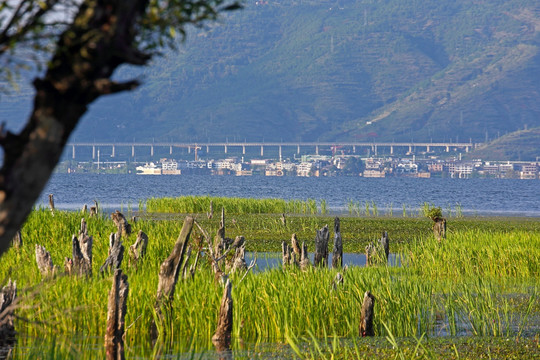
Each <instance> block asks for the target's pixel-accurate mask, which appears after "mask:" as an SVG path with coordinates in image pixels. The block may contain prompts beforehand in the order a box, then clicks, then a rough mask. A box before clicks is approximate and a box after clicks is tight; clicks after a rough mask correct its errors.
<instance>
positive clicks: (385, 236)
mask: <svg viewBox="0 0 540 360" xmlns="http://www.w3.org/2000/svg"><path fill="white" fill-rule="evenodd" d="M381 247H382V249H383V250H384V254H385V257H386V262H387V263H388V256H389V255H390V238H388V232H386V231H385V232H383V234H382V237H381Z"/></svg>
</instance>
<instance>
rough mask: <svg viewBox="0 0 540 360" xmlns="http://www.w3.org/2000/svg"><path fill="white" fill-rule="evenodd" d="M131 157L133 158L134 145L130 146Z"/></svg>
mask: <svg viewBox="0 0 540 360" xmlns="http://www.w3.org/2000/svg"><path fill="white" fill-rule="evenodd" d="M131 157H132V158H134V157H135V145H131Z"/></svg>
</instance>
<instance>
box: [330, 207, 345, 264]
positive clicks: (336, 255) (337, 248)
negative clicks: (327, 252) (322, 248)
mask: <svg viewBox="0 0 540 360" xmlns="http://www.w3.org/2000/svg"><path fill="white" fill-rule="evenodd" d="M342 266H343V242H342V240H341V232H340V229H339V218H338V217H336V218H335V219H334V248H333V251H332V267H333V268H341V267H342Z"/></svg>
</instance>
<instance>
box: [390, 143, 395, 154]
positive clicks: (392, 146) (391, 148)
mask: <svg viewBox="0 0 540 360" xmlns="http://www.w3.org/2000/svg"><path fill="white" fill-rule="evenodd" d="M390 155H394V145H390Z"/></svg>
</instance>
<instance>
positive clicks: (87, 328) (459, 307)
mask: <svg viewBox="0 0 540 360" xmlns="http://www.w3.org/2000/svg"><path fill="white" fill-rule="evenodd" d="M81 216H82V215H81V214H80V213H67V212H62V211H57V212H55V215H54V216H52V215H51V214H50V212H49V211H48V210H38V211H34V212H32V214H31V215H30V216H29V218H28V220H27V223H26V224H25V226H24V228H23V229H22V233H23V241H24V245H23V247H22V248H20V249H15V248H12V249H10V250H9V252H8V253H7V254H5V255H4V256H3V257H2V262H1V263H0V278H1V279H4V278H6V277H8V276H11V277H12V278H14V279H15V280H17V283H18V285H19V289H20V292H19V294H20V296H22V297H23V298H24V302H23V305H24V306H23V307H22V308H21V309H20V310H18V312H17V314H18V316H20V317H21V318H23V319H27V320H28V322H24V321H18V322H17V324H16V326H17V331H18V332H19V334H20V337H21V338H32V339H36V338H46V339H54V338H66V339H71V338H76V337H78V336H81V335H82V334H84V336H85V337H95V338H96V339H102V337H103V335H104V331H105V323H106V306H107V294H108V291H109V289H110V286H111V280H110V276H108V275H107V276H100V275H99V274H98V272H97V268H98V267H99V266H100V265H101V264H102V263H103V262H104V260H105V258H106V257H107V251H108V234H109V233H110V232H114V231H116V229H115V226H114V224H113V222H112V221H111V220H110V219H108V218H107V217H95V218H88V219H87V221H88V231H89V233H90V235H92V236H93V237H94V276H93V277H91V278H88V279H86V278H77V277H67V276H57V277H55V278H49V279H43V282H42V278H41V275H40V274H39V272H38V269H37V266H36V264H35V260H34V256H35V255H34V251H35V250H34V249H35V245H34V244H36V243H39V244H41V245H44V246H45V247H46V248H47V250H48V251H50V253H51V256H52V259H53V262H54V263H55V264H57V265H60V266H61V265H62V264H63V259H64V257H66V256H71V241H70V236H71V234H73V233H76V232H77V230H78V228H79V225H80V218H81ZM251 217H254V220H253V221H251V222H250V221H248V220H247V219H249V218H250V217H245V218H243V217H240V218H239V220H238V222H237V225H235V226H238V227H239V228H241V229H242V228H244V227H250V226H253V227H260V226H268V230H267V231H268V233H275V232H278V231H280V232H281V233H283V234H285V233H287V234H288V236H287V237H290V233H288V232H289V231H290V229H285V228H284V227H283V225H282V224H280V223H279V222H277V221H276V220H277V217H275V216H273V217H272V216H266V217H262V216H261V215H256V216H253V215H252V216H251ZM266 218H268V219H266ZM265 219H266V220H265ZM181 220H182V219H178V220H177V221H176V220H173V221H149V220H144V219H143V220H141V221H139V222H137V223H135V224H133V234H132V235H131V237H130V238H129V239H127V240H124V245H125V246H126V247H127V246H129V245H130V244H131V243H132V242H134V240H135V234H136V232H137V231H138V230H139V229H142V230H144V231H145V232H146V233H147V234H148V236H149V239H150V242H149V246H148V252H147V256H146V258H145V260H144V261H143V262H142V264H141V265H140V266H139V268H138V269H136V270H135V269H132V268H128V267H127V259H126V258H127V256H125V259H124V263H123V266H122V267H123V269H124V271H125V273H126V274H127V275H128V281H129V284H130V293H129V297H128V305H127V308H128V313H127V316H126V325H127V326H126V328H127V331H126V343H127V344H128V348H130V347H131V348H134V347H136V346H138V345H139V344H140V342H141V341H142V340H141V339H147V338H148V336H149V333H148V328H149V326H148V325H149V323H150V322H151V320H152V319H153V318H154V310H153V304H154V300H155V292H156V289H157V282H158V272H159V267H160V264H161V262H162V261H163V260H164V259H165V258H166V257H167V256H168V254H169V252H170V250H171V248H172V246H173V244H174V241H175V239H176V236H177V235H178V233H179V232H180V228H181V226H182V224H181ZM383 220H384V222H383ZM205 221H206V224H207V226H208V227H209V228H210V230H209V231H210V232H212V227H211V225H212V224H214V223H216V222H217V220H214V221H212V222H210V221H208V220H205ZM463 221H465V220H463ZM321 222H322V221H321V219H320V218H316V217H299V218H292V219H289V221H288V225H287V226H288V227H289V226H291V227H292V228H296V227H297V226H305V227H306V228H309V229H310V231H311V232H312V233H313V232H314V230H315V229H317V228H319V227H320V226H321ZM407 222H410V224H413V225H414V226H421V227H424V226H427V227H428V230H429V221H427V220H425V219H423V220H419V219H407V220H405V219H387V218H385V219H366V220H364V219H360V220H358V219H350V222H349V219H343V220H342V223H341V225H342V232H343V233H345V234H352V233H353V232H354V231H357V228H355V229H356V230H351V226H352V224H361V226H367V227H369V225H370V224H376V223H383V224H385V225H393V226H405V225H404V224H406V223H407ZM410 224H409V225H407V226H411V225H410ZM464 224H465V225H466V226H465V225H464V226H462V227H457V228H455V229H453V230H452V231H450V232H449V235H448V237H447V239H446V240H445V241H443V242H442V243H438V242H437V241H436V240H434V239H432V238H431V237H429V236H425V237H423V236H421V237H417V238H415V237H412V238H411V239H410V240H409V242H408V243H406V244H405V245H403V246H402V253H401V258H402V259H403V262H402V264H403V266H402V267H387V266H377V267H370V268H351V269H349V270H347V271H346V272H345V273H344V277H345V281H344V284H343V285H341V286H338V287H337V288H334V287H333V286H332V281H333V279H334V277H335V275H336V272H337V270H332V269H317V270H311V271H308V272H301V271H298V270H288V271H283V270H282V269H274V270H271V271H267V272H263V273H257V274H252V273H251V274H248V275H247V277H246V278H245V279H244V280H243V281H240V279H241V276H242V275H243V274H233V275H231V279H232V283H233V284H234V288H233V299H234V309H235V310H234V320H233V323H234V325H233V337H234V339H236V340H238V339H240V338H241V339H243V340H244V341H248V342H251V341H253V342H257V341H283V340H284V339H286V338H291V337H293V336H294V337H307V338H314V339H319V338H323V339H324V338H327V337H328V336H334V335H335V336H337V337H355V336H357V333H358V325H359V321H360V308H361V303H362V299H363V294H364V292H365V291H366V290H369V291H371V292H372V293H373V294H374V295H375V297H376V302H375V323H374V326H375V333H376V335H377V336H383V337H384V336H388V334H392V336H394V337H396V338H400V337H417V338H420V337H421V336H422V335H423V334H427V335H437V334H440V333H441V332H444V333H448V334H451V335H461V334H470V335H478V336H503V335H504V336H512V335H524V334H525V335H526V334H530V324H529V320H530V319H531V318H534V317H535V316H538V313H540V306H539V305H538V303H539V302H538V299H539V287H538V283H537V279H538V277H539V275H540V273H539V267H538V258H540V233H539V232H538V231H527V230H523V229H521V230H520V229H518V230H511V231H510V230H508V231H506V230H504V227H501V228H500V229H499V230H493V229H491V228H488V229H479V228H478V227H477V228H470V226H469V225H467V224H469V223H467V222H464ZM488 224H489V223H488ZM213 226H214V227H215V226H217V225H216V224H214V225H213ZM490 226H491V225H490ZM532 226H534V224H533V225H532ZM228 229H230V230H227V231H228V236H230V234H231V232H232V231H233V229H235V228H234V227H229V228H228ZM283 229H285V230H283ZM387 230H388V231H389V232H390V237H391V239H392V229H391V228H388V229H387ZM235 231H236V230H235ZM306 231H307V230H306ZM411 231H412V228H409V227H407V228H406V229H405V230H404V232H409V233H411ZM379 235H380V234H379ZM192 236H193V239H194V240H193V242H194V243H195V242H196V239H197V238H198V233H197V231H194V233H193V234H192ZM306 240H308V241H312V240H311V239H306ZM249 242H250V239H249V238H248V244H249ZM310 248H311V249H312V248H313V244H312V243H310ZM360 251H362V250H361V249H360ZM10 271H11V272H10ZM36 286H37V288H36ZM36 289H37V291H36ZM30 294H33V295H32V296H30ZM221 294H222V290H221V288H220V287H219V286H218V285H216V284H215V282H214V280H213V274H212V273H211V271H210V270H209V267H208V266H207V265H204V264H203V266H202V267H201V268H200V269H199V271H198V272H197V273H196V274H195V277H194V278H193V279H190V280H185V281H183V280H181V281H180V282H179V284H178V286H177V288H176V292H175V297H174V300H173V302H172V305H171V306H172V311H171V312H170V313H169V314H168V316H166V320H165V322H164V323H163V324H161V326H162V329H166V334H167V337H166V338H164V339H162V341H163V342H165V343H166V344H168V345H169V346H178V347H179V349H180V350H179V351H187V350H189V349H191V348H195V349H201V348H202V349H208V348H210V346H211V342H210V339H211V336H212V334H213V332H214V330H215V326H216V319H217V312H218V307H219V302H220V298H221ZM179 339H180V340H182V341H180V344H176V341H179ZM190 339H197V341H196V342H195V344H194V343H193V342H191V340H190ZM96 341H98V342H100V341H101V340H96ZM175 344H176V345H175ZM22 346H23V345H22ZM21 351H22V350H20V349H19V350H17V352H16V354H21V355H20V357H19V358H24V357H25V356H24V354H29V353H31V352H32V351H34V350H28V351H29V352H27V353H24V352H21ZM66 351H68V350H66ZM314 354H317V353H314Z"/></svg>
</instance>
